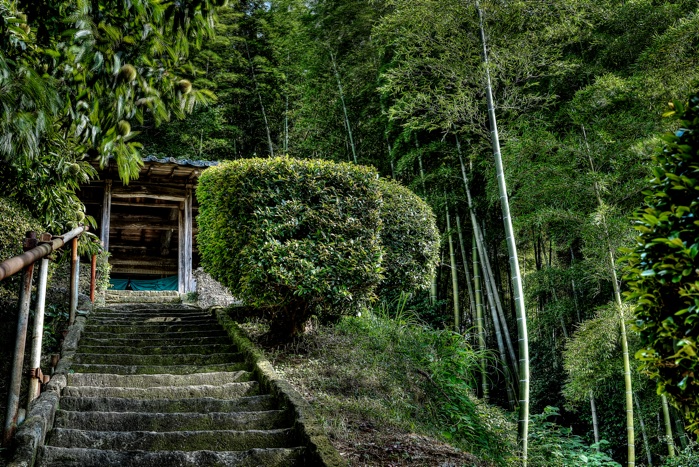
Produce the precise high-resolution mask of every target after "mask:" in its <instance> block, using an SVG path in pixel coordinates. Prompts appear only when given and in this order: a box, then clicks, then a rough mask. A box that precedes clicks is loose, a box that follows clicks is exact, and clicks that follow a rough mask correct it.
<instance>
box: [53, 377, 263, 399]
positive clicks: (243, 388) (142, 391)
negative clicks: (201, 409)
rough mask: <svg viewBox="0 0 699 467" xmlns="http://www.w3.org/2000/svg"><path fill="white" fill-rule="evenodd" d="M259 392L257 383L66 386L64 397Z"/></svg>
mask: <svg viewBox="0 0 699 467" xmlns="http://www.w3.org/2000/svg"><path fill="white" fill-rule="evenodd" d="M258 391H259V385H258V383H257V382H256V381H246V382H242V383H226V384H221V385H218V386H211V385H205V384H202V385H193V386H158V387H151V388H119V387H96V386H66V387H65V388H63V396H66V397H123V398H131V399H185V398H188V397H191V398H201V397H215V398H219V399H232V398H234V397H243V396H253V395H256V394H257V393H258Z"/></svg>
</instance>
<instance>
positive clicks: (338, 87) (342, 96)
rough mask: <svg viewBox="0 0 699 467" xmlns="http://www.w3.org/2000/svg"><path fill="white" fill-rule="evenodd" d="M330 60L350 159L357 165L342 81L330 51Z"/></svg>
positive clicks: (333, 55)
mask: <svg viewBox="0 0 699 467" xmlns="http://www.w3.org/2000/svg"><path fill="white" fill-rule="evenodd" d="M330 60H331V61H332V64H333V71H334V72H335V79H336V80H337V89H338V90H339V91H340V102H341V103H342V112H343V114H344V116H345V127H346V128H347V136H348V137H349V142H350V147H351V148H352V157H353V158H354V163H355V164H356V163H357V150H356V148H355V147H354V138H353V137H352V126H351V125H350V121H349V116H348V115H347V105H345V92H344V91H343V89H342V81H340V72H339V71H338V69H337V62H336V61H335V54H333V51H332V50H330Z"/></svg>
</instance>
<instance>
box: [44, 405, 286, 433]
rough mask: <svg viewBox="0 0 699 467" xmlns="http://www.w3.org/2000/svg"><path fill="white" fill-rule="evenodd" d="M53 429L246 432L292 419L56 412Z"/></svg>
mask: <svg viewBox="0 0 699 467" xmlns="http://www.w3.org/2000/svg"><path fill="white" fill-rule="evenodd" d="M53 426H54V427H55V428H70V429H74V430H93V431H123V430H125V429H128V430H129V431H159V432H167V431H208V430H233V431H245V430H274V429H281V428H289V427H290V426H291V420H290V419H289V417H288V413H287V412H285V411H283V410H272V411H267V412H239V413H225V412H213V413H168V414H163V413H136V412H72V411H65V410H59V411H58V413H57V414H56V421H55V422H54V425H53Z"/></svg>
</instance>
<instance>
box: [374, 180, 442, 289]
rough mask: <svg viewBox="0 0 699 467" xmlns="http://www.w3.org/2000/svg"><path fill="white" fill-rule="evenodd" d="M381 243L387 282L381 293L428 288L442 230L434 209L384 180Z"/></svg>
mask: <svg viewBox="0 0 699 467" xmlns="http://www.w3.org/2000/svg"><path fill="white" fill-rule="evenodd" d="M380 184H381V195H382V198H383V204H382V206H381V220H382V221H383V229H382V231H381V244H382V245H383V248H384V252H383V263H382V266H383V269H384V280H383V281H382V282H381V285H380V286H379V287H380V289H381V291H380V294H381V296H382V297H385V298H392V296H394V295H395V294H397V293H400V292H412V291H414V290H423V289H427V288H428V287H429V286H430V282H431V280H432V277H433V276H434V274H435V272H436V267H437V262H438V261H439V231H438V230H437V223H436V219H435V215H434V212H433V211H432V208H430V206H429V205H428V204H427V203H426V202H425V201H423V200H422V198H420V197H419V196H418V195H416V194H415V193H413V192H412V191H410V190H409V189H408V188H406V187H404V186H403V185H401V184H400V183H398V182H396V181H393V180H386V179H381V180H380Z"/></svg>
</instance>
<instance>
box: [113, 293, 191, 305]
mask: <svg viewBox="0 0 699 467" xmlns="http://www.w3.org/2000/svg"><path fill="white" fill-rule="evenodd" d="M104 301H105V302H107V303H180V302H181V301H182V300H181V299H180V297H126V296H122V297H119V296H114V295H107V296H105V297H104Z"/></svg>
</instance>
